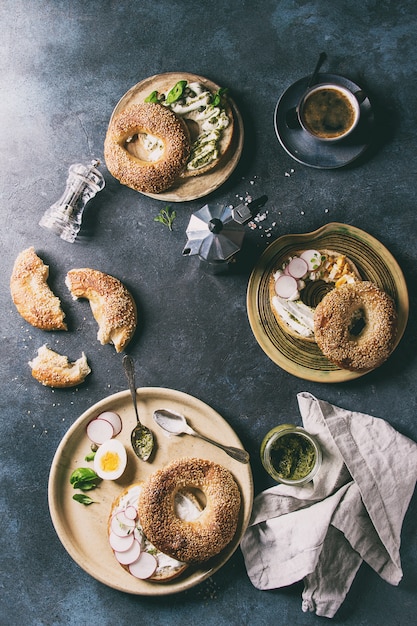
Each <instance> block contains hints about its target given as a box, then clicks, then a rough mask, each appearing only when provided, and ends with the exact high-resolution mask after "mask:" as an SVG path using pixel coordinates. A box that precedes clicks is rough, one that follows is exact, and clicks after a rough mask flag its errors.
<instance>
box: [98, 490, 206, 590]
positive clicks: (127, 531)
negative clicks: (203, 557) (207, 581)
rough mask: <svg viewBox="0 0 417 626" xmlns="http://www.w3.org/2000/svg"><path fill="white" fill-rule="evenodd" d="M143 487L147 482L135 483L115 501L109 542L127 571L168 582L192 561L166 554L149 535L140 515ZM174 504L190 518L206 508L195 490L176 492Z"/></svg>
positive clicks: (151, 579)
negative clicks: (187, 561) (140, 499)
mask: <svg viewBox="0 0 417 626" xmlns="http://www.w3.org/2000/svg"><path fill="white" fill-rule="evenodd" d="M142 489H143V483H141V482H138V483H134V484H133V485H130V486H129V487H127V488H126V489H124V490H123V491H122V493H121V494H120V495H119V496H118V497H117V498H116V500H115V501H114V502H113V505H112V507H111V512H110V516H109V521H108V526H107V530H108V537H109V542H110V545H111V547H112V549H113V552H114V555H115V558H116V560H117V561H118V562H119V563H120V565H121V566H122V567H123V568H124V569H125V570H126V571H128V572H130V573H131V574H132V575H133V576H136V577H137V578H142V579H146V580H149V581H151V582H163V583H166V582H168V581H170V580H172V579H174V578H177V577H178V576H180V575H181V574H183V573H184V572H185V571H186V570H187V569H188V564H187V563H184V562H182V561H179V560H177V559H175V558H172V557H170V556H168V555H166V554H163V553H162V552H161V551H160V550H158V549H157V548H156V547H155V546H154V545H153V544H152V543H151V542H150V541H149V539H148V538H147V537H146V535H145V533H144V531H143V528H142V525H141V523H140V520H139V517H138V504H139V496H140V494H141V491H142ZM174 507H175V512H176V514H177V515H178V516H179V517H180V518H181V519H183V520H188V521H191V520H193V519H195V518H196V517H198V515H200V512H201V510H202V506H201V503H200V502H199V501H198V499H197V498H196V496H195V495H194V494H193V493H192V492H191V491H188V492H187V491H186V492H181V493H178V494H176V496H175V500H174ZM126 542H127V543H128V544H129V547H128V548H127V549H125V548H126V545H124V544H126ZM117 548H119V549H117Z"/></svg>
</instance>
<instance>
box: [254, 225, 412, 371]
mask: <svg viewBox="0 0 417 626" xmlns="http://www.w3.org/2000/svg"><path fill="white" fill-rule="evenodd" d="M310 248H315V249H318V250H323V249H328V250H335V251H337V252H341V253H342V254H345V255H346V256H348V257H349V258H350V259H351V260H352V261H353V262H354V263H355V265H356V267H357V268H358V270H359V272H360V274H361V276H362V278H363V279H364V280H370V281H372V282H374V283H375V284H377V285H378V286H379V287H380V288H381V289H383V290H384V291H386V292H387V293H388V294H389V295H391V296H392V298H393V299H394V301H395V304H396V307H397V313H398V330H397V337H396V341H395V346H394V349H395V347H396V346H397V345H398V343H399V341H400V339H401V337H402V336H403V334H404V331H405V327H406V325H407V320H408V307H409V305H408V291H407V285H406V283H405V279H404V276H403V273H402V271H401V269H400V267H399V265H398V263H397V262H396V260H395V259H394V257H393V256H392V255H391V253H390V252H389V251H388V250H387V249H386V248H385V247H384V246H383V245H382V244H381V243H380V242H379V241H377V240H376V239H374V237H372V236H371V235H368V233H365V232H364V231H362V230H359V228H355V227H354V226H349V225H347V224H337V223H332V224H326V225H325V226H323V227H322V228H319V229H318V230H316V231H314V232H312V233H305V234H301V235H284V236H283V237H279V238H278V239H277V240H276V241H274V242H273V243H271V244H270V245H269V246H268V248H267V249H266V250H265V252H264V253H263V255H262V256H261V258H260V260H259V261H258V263H257V264H256V266H255V268H254V270H253V272H252V274H251V276H250V279H249V285H248V291H247V309H248V316H249V322H250V325H251V328H252V332H253V334H254V335H255V337H256V339H257V341H258V343H259V345H260V346H261V348H262V349H263V350H264V352H265V353H266V354H267V355H268V356H269V358H270V359H272V361H274V363H276V364H277V365H279V366H280V367H282V369H284V370H286V371H287V372H289V373H290V374H294V376H298V377H299V378H303V379H305V380H311V381H315V382H326V383H336V382H343V381H347V380H352V379H354V378H358V377H359V376H363V375H364V374H365V373H367V372H350V371H348V370H343V369H340V368H338V367H337V366H336V365H334V364H333V363H330V361H328V359H327V358H326V357H325V356H324V355H323V354H322V353H321V351H320V350H319V348H318V346H317V344H316V343H314V342H309V341H303V340H302V339H298V338H297V337H294V336H292V335H290V334H288V333H286V332H285V330H284V329H283V328H281V326H280V325H279V324H278V322H277V321H276V320H275V318H274V315H273V312H272V310H271V307H270V304H269V278H270V275H271V272H273V271H274V270H275V269H277V268H279V267H280V266H281V265H282V263H283V262H284V261H285V260H286V259H287V258H288V257H289V256H290V255H291V254H294V253H295V252H296V251H297V250H303V249H304V250H307V249H310Z"/></svg>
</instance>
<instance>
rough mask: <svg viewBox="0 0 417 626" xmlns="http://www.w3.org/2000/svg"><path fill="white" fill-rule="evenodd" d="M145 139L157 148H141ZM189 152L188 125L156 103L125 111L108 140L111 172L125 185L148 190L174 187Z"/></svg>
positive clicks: (112, 126)
mask: <svg viewBox="0 0 417 626" xmlns="http://www.w3.org/2000/svg"><path fill="white" fill-rule="evenodd" d="M144 142H148V143H147V145H148V146H149V145H151V146H153V148H154V149H153V150H151V151H149V150H147V149H141V146H143V144H144ZM128 147H129V149H127V148H128ZM189 154H190V139H189V133H188V129H187V126H186V124H185V123H184V122H183V120H181V119H180V118H179V117H178V116H177V115H176V114H175V113H174V112H173V111H171V110H170V109H167V108H166V107H163V106H161V105H160V104H156V103H143V104H133V105H132V106H130V107H128V108H127V109H125V110H123V111H122V112H121V113H119V115H117V116H116V117H115V118H114V119H113V120H112V121H111V123H110V125H109V128H108V130H107V134H106V138H105V142H104V158H105V161H106V165H107V168H108V170H109V172H110V173H111V174H112V175H113V176H114V177H115V178H117V179H118V180H119V181H120V182H121V183H122V184H123V185H127V186H128V187H131V188H132V189H135V190H136V191H141V192H144V193H160V192H161V191H165V190H166V189H168V188H169V187H171V185H172V184H173V183H174V181H175V180H176V179H177V178H178V177H179V175H180V174H181V172H182V171H183V170H184V168H185V166H186V163H187V159H188V157H189Z"/></svg>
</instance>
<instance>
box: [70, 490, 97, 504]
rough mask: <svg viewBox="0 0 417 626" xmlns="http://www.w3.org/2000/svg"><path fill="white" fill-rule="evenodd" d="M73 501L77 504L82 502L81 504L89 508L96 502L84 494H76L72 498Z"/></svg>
mask: <svg viewBox="0 0 417 626" xmlns="http://www.w3.org/2000/svg"><path fill="white" fill-rule="evenodd" d="M72 499H73V500H76V501H77V502H80V503H81V504H85V506H88V505H89V504H93V503H94V500H92V499H91V498H90V496H85V495H84V494H83V493H75V494H74V495H73V496H72Z"/></svg>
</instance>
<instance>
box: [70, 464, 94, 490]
mask: <svg viewBox="0 0 417 626" xmlns="http://www.w3.org/2000/svg"><path fill="white" fill-rule="evenodd" d="M100 482H101V478H100V477H99V476H97V474H96V473H95V471H94V470H92V469H90V468H89V467H79V468H77V469H75V470H74V471H73V472H72V474H71V476H70V483H71V485H72V486H73V487H74V489H81V491H90V490H91V489H95V488H96V487H97V485H98V484H99V483H100Z"/></svg>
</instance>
